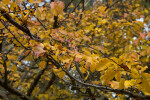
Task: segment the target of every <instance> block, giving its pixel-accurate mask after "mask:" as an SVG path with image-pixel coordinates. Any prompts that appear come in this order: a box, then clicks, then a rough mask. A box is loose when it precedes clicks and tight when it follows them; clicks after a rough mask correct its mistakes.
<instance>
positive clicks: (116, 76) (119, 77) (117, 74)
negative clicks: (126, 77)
mask: <svg viewBox="0 0 150 100" xmlns="http://www.w3.org/2000/svg"><path fill="white" fill-rule="evenodd" d="M121 76H122V75H121V72H120V71H118V72H117V73H116V74H115V78H116V80H117V81H118V82H119V81H120V80H121Z"/></svg>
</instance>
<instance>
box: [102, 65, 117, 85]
mask: <svg viewBox="0 0 150 100" xmlns="http://www.w3.org/2000/svg"><path fill="white" fill-rule="evenodd" d="M115 73H116V72H115V71H114V70H113V69H112V68H111V69H107V70H106V71H105V73H104V75H102V76H101V77H100V80H101V81H102V84H103V85H106V84H108V82H109V81H110V80H112V79H113V78H114V75H115Z"/></svg>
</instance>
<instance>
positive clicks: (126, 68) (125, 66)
mask: <svg viewBox="0 0 150 100" xmlns="http://www.w3.org/2000/svg"><path fill="white" fill-rule="evenodd" d="M120 66H121V68H123V69H124V70H126V71H128V70H129V67H128V66H127V65H125V64H121V65H120Z"/></svg>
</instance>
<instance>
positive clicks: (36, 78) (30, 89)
mask: <svg viewBox="0 0 150 100" xmlns="http://www.w3.org/2000/svg"><path fill="white" fill-rule="evenodd" d="M47 66H48V63H47V64H46V66H45V68H44V69H43V70H40V72H39V73H38V75H37V76H36V77H35V79H34V81H33V83H32V84H31V85H30V88H29V89H28V91H27V96H30V95H31V93H32V91H33V90H34V88H35V86H36V85H37V84H38V82H39V80H40V78H41V76H42V75H43V73H44V71H45V70H46V69H47Z"/></svg>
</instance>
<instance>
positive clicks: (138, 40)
mask: <svg viewBox="0 0 150 100" xmlns="http://www.w3.org/2000/svg"><path fill="white" fill-rule="evenodd" d="M140 39H141V36H139V37H138V39H136V40H135V41H134V44H135V45H136V46H137V45H138V44H139V42H140Z"/></svg>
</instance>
